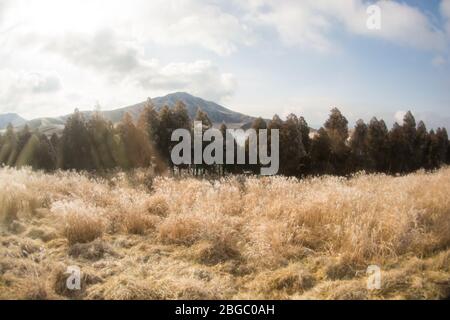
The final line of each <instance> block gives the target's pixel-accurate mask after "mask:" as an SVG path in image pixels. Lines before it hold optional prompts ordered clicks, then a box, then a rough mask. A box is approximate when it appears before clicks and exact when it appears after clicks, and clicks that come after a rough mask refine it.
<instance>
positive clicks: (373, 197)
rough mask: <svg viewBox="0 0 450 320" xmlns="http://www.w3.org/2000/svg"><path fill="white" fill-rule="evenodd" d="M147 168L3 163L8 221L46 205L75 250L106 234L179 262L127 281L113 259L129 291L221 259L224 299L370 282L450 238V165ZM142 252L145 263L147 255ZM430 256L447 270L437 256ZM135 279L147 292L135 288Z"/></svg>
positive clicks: (0, 184)
mask: <svg viewBox="0 0 450 320" xmlns="http://www.w3.org/2000/svg"><path fill="white" fill-rule="evenodd" d="M140 176H145V174H143V173H142V172H137V173H136V174H134V175H133V176H132V178H130V177H129V176H128V175H126V174H123V173H121V174H117V175H116V176H114V177H113V178H111V179H107V180H106V179H100V178H95V177H91V176H87V175H84V174H79V173H74V172H57V173H55V174H45V173H42V172H32V171H31V170H30V169H27V168H22V169H20V170H15V169H10V168H2V169H0V189H1V190H8V192H2V194H1V196H0V214H1V218H2V221H3V223H4V224H7V223H10V222H11V220H19V221H21V223H23V224H27V223H30V219H31V218H30V217H32V216H33V215H32V212H34V211H36V210H40V209H39V208H46V207H47V208H48V209H47V215H46V216H45V217H44V218H42V219H45V223H46V227H51V228H54V229H55V230H56V231H57V232H58V233H59V234H60V235H61V237H62V238H65V239H66V241H67V246H69V247H70V246H72V245H75V244H77V243H90V242H91V241H93V240H95V239H100V241H106V242H108V243H111V244H112V245H114V246H116V247H117V246H118V249H117V248H116V249H117V250H119V251H120V252H122V254H121V255H118V256H121V257H122V258H123V257H128V256H133V257H134V258H133V259H134V260H132V262H130V265H132V266H133V268H134V269H133V270H134V272H136V270H137V269H136V268H141V267H143V265H144V264H145V265H147V263H148V261H153V263H156V264H159V263H160V261H161V259H169V260H164V261H165V262H164V263H167V264H168V265H169V267H167V268H166V269H161V270H153V271H152V270H150V271H145V272H144V271H142V272H144V275H143V274H142V272H141V271H140V272H141V273H139V272H138V275H136V274H133V276H130V279H129V280H127V281H128V282H127V281H125V280H123V278H124V277H125V278H126V277H127V272H130V271H127V270H126V268H123V269H121V268H120V267H119V266H114V268H113V269H114V270H115V271H114V272H112V271H111V272H112V273H111V274H110V275H108V277H109V276H111V277H112V278H111V279H112V280H111V281H113V282H114V283H116V282H119V284H118V285H120V287H121V288H122V289H121V290H125V289H124V287H123V283H125V282H127V283H129V284H130V287H127V289H126V290H125V291H126V293H124V294H125V297H134V296H137V297H141V296H142V295H144V296H146V295H147V292H151V294H150V293H148V295H149V297H153V293H154V292H156V291H158V290H159V289H158V290H157V289H154V290H153V289H152V290H150V289H149V288H147V287H146V286H145V283H155V281H156V280H155V279H158V277H156V278H155V274H157V273H158V272H159V273H161V272H163V273H162V274H164V277H165V278H167V279H166V280H167V281H168V282H164V283H165V284H164V288H166V289H167V288H171V289H170V290H175V291H176V290H177V289H176V287H177V285H176V284H177V283H182V281H181V280H180V282H177V281H178V280H176V279H178V278H179V276H180V274H184V273H185V272H186V270H187V269H186V268H194V267H195V266H196V265H198V264H200V265H203V266H205V267H206V268H210V267H213V266H220V268H221V269H220V270H221V272H225V273H226V274H229V277H231V278H222V277H223V276H220V277H221V278H220V281H218V280H217V281H216V282H214V281H213V282H208V286H209V287H208V290H212V291H214V292H215V293H214V297H216V296H217V294H216V293H217V292H218V291H215V290H216V289H217V288H218V287H219V288H220V287H223V289H224V288H228V289H229V290H231V291H230V293H229V294H230V296H232V297H241V298H247V297H250V298H254V297H264V298H267V297H269V298H273V297H287V296H289V297H295V296H296V295H297V296H300V295H302V294H307V293H308V294H309V295H312V294H313V293H314V292H315V294H317V295H319V292H320V294H321V295H324V293H323V290H325V289H324V288H326V287H325V285H324V284H319V283H321V281H322V282H324V281H338V280H345V279H354V278H355V277H356V278H355V279H358V280H355V281H361V278H360V275H359V273H360V272H361V270H363V271H364V268H366V267H367V266H368V265H370V264H379V265H383V266H389V267H390V268H391V267H392V268H393V267H394V266H395V264H396V263H400V262H401V261H403V259H407V258H408V257H417V258H418V259H429V258H430V259H431V258H432V257H434V256H436V255H438V254H440V252H446V250H448V248H449V245H450V197H449V193H450V168H443V169H441V170H439V171H436V172H433V173H425V172H423V171H421V172H417V173H415V174H411V175H407V176H403V177H391V176H386V175H380V174H375V175H366V174H357V175H355V176H354V177H352V178H351V179H345V178H337V177H330V176H325V177H317V178H310V179H306V180H297V179H291V178H284V177H247V178H243V177H229V178H224V179H221V180H216V181H212V182H211V181H206V180H197V179H194V178H186V179H172V178H167V177H166V178H155V179H154V180H153V182H152V186H151V188H152V189H151V190H149V189H147V188H146V187H145V186H143V185H142V184H140V183H139V177H140ZM36 207H39V208H36ZM21 212H22V213H23V214H24V216H23V217H22V218H21V217H20V215H21ZM117 239H119V240H117ZM55 241H56V240H54V241H53V242H52V243H53V244H54V243H55ZM60 245H63V246H64V244H60ZM164 248H166V249H164ZM161 250H162V251H161ZM164 250H169V251H168V252H167V253H164V254H163V253H161V252H165V251H164ZM58 254H61V252H60V251H58ZM63 254H65V253H63ZM64 257H65V256H64V255H63V256H62V257H61V256H59V258H58V259H59V260H61V259H65V258H64ZM142 257H145V259H146V260H145V261H144V262H139V261H141V258H142ZM157 257H159V258H157ZM0 259H4V256H3V255H0ZM117 259H118V258H117ZM142 259H143V258H142ZM149 259H150V260H149ZM152 259H153V260H152ZM439 259H441V260H442V257H441V258H439ZM136 261H138V262H136ZM115 263H117V264H118V265H124V266H125V264H126V263H127V262H126V261H125V260H117V261H115ZM161 263H162V262H161ZM105 265H107V263H106V262H105ZM430 265H433V266H435V267H434V268H435V269H436V268H437V270H438V271H442V270H441V269H442V268H441V269H439V267H436V266H437V265H438V264H436V263H434V264H430ZM176 266H180V267H179V268H178V267H176ZM154 268H156V267H154ZM182 270H185V271H182ZM97 271H98V270H97ZM210 271H211V270H210ZM444 271H445V270H444ZM152 272H153V274H152ZM211 272H212V271H211ZM214 272H215V271H214ZM118 274H120V277H117V276H118ZM445 274H447V275H448V271H446V273H445ZM139 276H141V277H143V279H144V278H145V279H146V280H145V281H144V282H143V284H141V283H139V284H138V283H137V282H136V281H137V280H136V279H137V278H138V277H139ZM108 277H107V278H108ZM189 277H191V276H189ZM240 277H244V278H242V279H241V280H239V281H240V282H239V281H238V282H239V283H241V282H248V283H247V285H242V284H236V283H235V284H233V285H230V284H229V281H230V279H240ZM245 277H246V278H245ZM358 277H359V278H358ZM119 279H122V280H119ZM189 279H190V280H189V281H193V280H192V279H191V278H189ZM243 279H245V280H243ZM449 280H450V279H449ZM124 281H125V282H124ZM186 281H187V280H186ZM189 281H188V282H189ZM195 281H198V280H195ZM120 283H122V284H120ZM168 283H169V284H168ZM183 283H184V285H185V284H186V282H183ZM196 283H197V282H196ZM345 283H346V285H348V283H347V282H345ZM359 283H361V282H358V284H359ZM213 284H214V287H211V286H213ZM343 284H344V282H343ZM105 285H106V284H105ZM241 285H242V287H240V286H241ZM333 285H334V284H333ZM333 285H331V284H330V286H333ZM252 286H253V287H252ZM255 286H256V287H255ZM135 287H136V288H138V289H136V290H139V291H138V292H131V291H133V288H135ZM202 287H203V285H198V283H197V284H195V288H202ZM232 287H233V288H234V289H231V288H232ZM102 288H103V287H102V286H101V285H99V284H96V285H95V286H93V289H92V290H94V291H95V295H99V294H100V295H101V294H102V292H113V291H102V290H103V289H102ZM183 288H184V289H183V290H185V289H186V288H185V287H183ZM244 288H247V289H244ZM249 288H250V289H249ZM251 288H253V289H251ZM321 288H322V289H321ZM104 289H105V290H113V288H109V289H106V287H105V288H104ZM178 289H180V288H178ZM130 290H131V291H130ZM155 290H156V291H155ZM161 290H162V289H161ZM167 290H169V289H167ZM180 290H181V289H180ZM199 290H200V289H199ZM205 290H206V289H205ZM224 290H225V289H224ZM245 290H250V292H255V293H254V294H251V293H245ZM252 290H253V291H252ZM320 290H322V291H320ZM330 290H331V289H330ZM333 290H334V289H333ZM88 291H89V290H88ZM125 291H124V292H125ZM219 291H220V290H219ZM158 292H159V293H158V295H156V294H155V297H156V296H157V297H159V296H161V297H172V298H174V297H175V298H176V297H177V293H176V292H174V291H171V292H165V293H161V292H160V291H158ZM180 292H181V291H180ZM183 292H185V291H183ZM208 292H209V291H208ZM305 292H307V293H305ZM179 294H180V295H182V293H179ZM183 294H184V293H183ZM196 294H198V292H197V293H196ZM249 294H250V296H249ZM258 294H259V295H260V296H258ZM92 295H94V293H92ZM95 295H94V296H95ZM199 296H202V294H199ZM219 296H223V295H219ZM111 297H114V298H116V296H115V295H111ZM208 297H210V296H208V295H206V298H208ZM316 297H317V296H316ZM332 297H334V298H335V297H336V296H335V295H334V296H332ZM349 297H352V296H351V295H350V296H349Z"/></svg>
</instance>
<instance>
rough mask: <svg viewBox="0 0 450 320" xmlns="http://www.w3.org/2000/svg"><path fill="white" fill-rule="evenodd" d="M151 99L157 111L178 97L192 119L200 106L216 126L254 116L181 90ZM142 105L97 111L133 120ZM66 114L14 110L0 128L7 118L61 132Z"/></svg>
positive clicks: (241, 123) (236, 123)
mask: <svg viewBox="0 0 450 320" xmlns="http://www.w3.org/2000/svg"><path fill="white" fill-rule="evenodd" d="M152 101H153V104H154V105H155V107H156V109H157V110H158V111H159V110H161V109H162V108H163V107H164V106H165V105H167V106H168V107H170V108H173V107H174V106H175V104H176V103H177V102H178V101H181V102H183V103H184V104H185V105H186V108H187V111H188V114H189V116H190V117H191V119H194V118H195V116H196V114H197V111H198V110H199V109H201V110H203V111H204V112H206V113H207V114H208V117H209V118H210V119H211V121H212V122H213V123H214V124H215V125H216V126H219V125H220V124H221V123H223V122H225V123H226V124H227V126H228V127H229V128H240V127H247V126H249V123H251V122H253V120H254V119H255V118H254V117H250V116H247V115H245V114H242V113H239V112H235V111H232V110H230V109H228V108H225V107H223V106H221V105H219V104H217V103H215V102H212V101H207V100H204V99H202V98H199V97H195V96H193V95H190V94H189V93H185V92H177V93H172V94H169V95H167V96H164V97H158V98H154V99H152ZM144 106H145V102H140V103H137V104H134V105H131V106H128V107H124V108H119V109H115V110H108V111H101V113H102V114H103V116H104V117H105V119H107V120H109V121H111V122H113V123H118V122H119V121H120V120H122V118H123V116H124V115H125V113H127V112H128V113H129V114H130V115H131V116H132V117H133V118H134V119H135V120H136V119H137V118H138V117H139V115H140V114H141V112H142V110H143V108H144ZM82 113H83V115H84V116H85V117H86V118H87V119H89V118H90V117H91V116H92V114H93V111H83V112H82ZM69 117H70V115H65V116H61V117H55V118H38V119H34V120H30V121H26V120H25V119H23V118H21V117H20V116H18V115H17V114H5V115H0V130H1V129H2V126H1V124H3V123H4V128H6V126H7V125H8V123H9V122H11V123H12V124H13V125H14V126H15V127H22V126H24V125H25V124H28V126H29V127H30V129H32V130H39V131H41V132H43V133H46V134H48V135H51V134H52V133H54V132H57V133H58V132H61V131H62V129H64V125H65V122H66V120H67V118H69Z"/></svg>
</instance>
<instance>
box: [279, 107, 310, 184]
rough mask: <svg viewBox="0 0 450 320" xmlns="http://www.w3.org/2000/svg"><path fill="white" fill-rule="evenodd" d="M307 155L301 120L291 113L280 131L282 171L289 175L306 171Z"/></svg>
mask: <svg viewBox="0 0 450 320" xmlns="http://www.w3.org/2000/svg"><path fill="white" fill-rule="evenodd" d="M305 156H306V152H305V148H304V146H303V139H302V132H301V131H300V123H299V120H298V118H297V116H296V115H294V114H290V115H289V116H288V117H287V119H286V121H285V122H284V123H283V126H282V128H281V132H280V171H281V173H282V174H284V175H288V176H299V175H300V174H302V173H305V163H304V158H305Z"/></svg>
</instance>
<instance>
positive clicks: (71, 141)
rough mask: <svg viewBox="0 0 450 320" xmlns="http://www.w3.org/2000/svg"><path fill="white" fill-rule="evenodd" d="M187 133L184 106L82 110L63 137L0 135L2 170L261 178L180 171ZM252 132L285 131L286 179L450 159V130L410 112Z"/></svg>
mask: <svg viewBox="0 0 450 320" xmlns="http://www.w3.org/2000/svg"><path fill="white" fill-rule="evenodd" d="M193 120H195V121H201V122H202V124H203V128H204V130H207V129H209V128H211V127H212V126H213V124H212V122H211V121H210V119H209V118H208V115H207V114H206V113H205V112H203V111H202V110H201V109H199V110H198V113H197V116H196V118H195V119H193ZM180 128H182V129H188V130H191V131H192V130H193V121H192V120H191V119H190V118H189V115H188V113H187V109H186V107H185V105H184V104H183V103H182V102H178V103H177V104H176V106H175V107H174V108H172V109H171V108H169V107H168V106H165V107H163V108H162V109H161V110H160V111H159V112H158V111H157V110H156V108H155V107H154V106H153V104H152V101H151V100H150V99H149V100H148V101H147V103H146V105H145V107H144V109H143V111H142V113H141V115H140V116H139V118H138V119H137V121H134V119H133V118H132V117H131V116H130V115H129V114H125V116H124V117H123V119H122V121H121V122H120V123H118V124H116V125H114V124H113V123H112V122H110V121H106V120H105V119H104V118H103V117H102V115H101V113H100V112H94V113H93V115H92V116H90V117H89V119H86V118H85V117H84V116H83V114H82V113H81V112H79V111H78V110H75V112H74V113H73V114H72V115H71V116H70V117H69V118H68V120H67V123H66V126H65V128H64V130H63V131H62V134H59V135H58V134H56V133H53V135H51V136H47V135H45V134H43V133H39V132H37V131H36V132H32V131H31V130H30V128H29V127H28V126H27V125H25V126H24V127H23V128H21V129H19V130H18V131H17V130H16V129H15V128H14V127H13V126H12V125H9V126H8V127H7V129H6V131H5V132H4V133H3V134H2V135H0V164H2V165H5V166H10V167H17V168H20V167H24V166H30V167H32V168H33V169H37V170H45V171H53V170H57V169H62V170H76V171H88V172H106V171H110V170H113V169H121V170H131V169H135V168H151V169H152V170H153V171H154V172H155V173H157V174H160V173H164V172H168V171H171V172H179V173H181V172H183V173H187V174H192V175H196V176H197V175H205V174H208V175H216V176H217V175H227V174H243V173H253V174H256V173H258V172H259V169H260V165H258V164H256V165H255V164H247V165H230V164H220V165H217V164H216V165H206V164H201V165H181V166H174V165H173V163H172V162H171V158H170V155H171V150H172V148H173V147H174V146H175V145H176V142H173V141H171V136H172V132H173V131H174V130H175V129H180ZM252 129H254V130H255V131H256V132H257V133H258V131H259V130H261V129H269V132H270V129H278V130H279V134H280V150H279V153H280V159H279V160H280V170H279V173H280V174H282V175H285V176H295V177H304V176H311V175H323V174H330V175H339V176H345V175H350V174H352V173H355V172H358V171H363V170H364V171H366V172H369V173H387V174H399V173H400V174H405V173H410V172H413V171H416V170H418V169H420V168H424V169H426V170H432V169H436V168H439V167H441V166H442V165H443V164H445V163H449V161H450V147H449V146H450V144H449V138H448V134H447V130H446V129H445V128H438V129H437V130H436V131H435V130H433V129H432V130H430V131H428V130H427V127H426V125H425V123H424V122H423V121H420V122H418V123H416V120H415V118H414V116H413V114H412V113H411V112H407V113H406V115H405V116H404V120H403V123H402V124H399V123H395V124H394V125H393V127H392V128H391V129H390V130H389V129H388V128H387V126H386V123H385V122H384V121H383V120H381V119H380V120H379V119H377V118H375V117H374V118H372V119H371V120H370V122H369V123H368V124H366V123H365V122H364V121H363V120H358V121H357V122H356V125H355V127H354V128H353V129H349V125H348V120H347V119H346V118H345V116H344V115H343V114H342V113H341V112H340V111H339V110H338V109H337V108H334V109H332V110H331V112H330V115H329V118H328V119H327V120H326V122H325V123H324V125H323V127H321V128H320V129H319V130H317V131H312V129H311V128H310V127H309V125H308V123H307V122H306V120H305V119H304V118H303V117H297V116H296V115H294V114H290V115H289V116H288V117H287V118H286V120H284V121H283V120H282V119H281V118H280V117H279V116H278V115H275V116H274V117H273V118H272V119H271V120H270V121H266V120H264V119H262V118H258V119H256V120H255V121H254V122H253V124H252ZM226 130H227V127H226V124H225V123H223V124H222V125H221V127H220V131H221V132H222V134H223V135H224V136H225V132H226ZM269 139H270V136H269ZM235 148H245V153H246V154H247V157H248V148H249V144H248V141H247V143H246V144H245V145H243V146H241V145H239V144H237V143H235ZM224 149H225V146H224ZM192 152H193V151H192ZM235 154H236V153H235ZM224 163H226V161H224ZM246 163H248V162H246Z"/></svg>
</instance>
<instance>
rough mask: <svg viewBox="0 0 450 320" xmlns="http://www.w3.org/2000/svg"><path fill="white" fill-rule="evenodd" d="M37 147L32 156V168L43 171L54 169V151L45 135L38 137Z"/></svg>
mask: <svg viewBox="0 0 450 320" xmlns="http://www.w3.org/2000/svg"><path fill="white" fill-rule="evenodd" d="M38 138H39V145H38V148H37V150H36V151H35V154H34V160H33V167H34V168H36V169H42V170H45V171H51V170H54V169H56V156H57V155H56V150H55V148H54V147H53V145H52V143H51V142H50V140H49V139H48V138H47V136H46V135H45V134H40V135H38Z"/></svg>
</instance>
